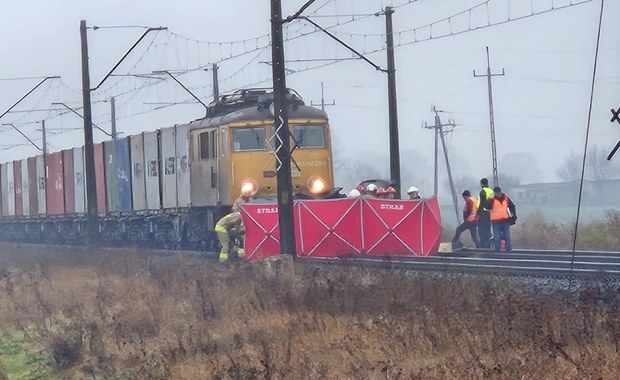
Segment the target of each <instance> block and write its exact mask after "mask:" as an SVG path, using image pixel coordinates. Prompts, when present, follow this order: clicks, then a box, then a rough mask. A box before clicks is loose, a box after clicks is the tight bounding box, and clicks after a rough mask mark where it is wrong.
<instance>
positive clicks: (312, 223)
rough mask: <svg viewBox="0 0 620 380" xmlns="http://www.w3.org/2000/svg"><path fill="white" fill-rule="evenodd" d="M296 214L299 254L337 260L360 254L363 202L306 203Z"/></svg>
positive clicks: (340, 200) (330, 201)
mask: <svg viewBox="0 0 620 380" xmlns="http://www.w3.org/2000/svg"><path fill="white" fill-rule="evenodd" d="M295 206H296V207H295V209H296V210H295V211H297V219H296V220H297V224H296V227H297V229H296V232H297V235H296V240H297V255H299V256H311V257H336V256H338V257H339V256H351V255H356V254H361V253H362V251H363V244H362V224H361V210H362V200H361V199H337V200H325V201H304V202H299V203H297V204H296V205H295Z"/></svg>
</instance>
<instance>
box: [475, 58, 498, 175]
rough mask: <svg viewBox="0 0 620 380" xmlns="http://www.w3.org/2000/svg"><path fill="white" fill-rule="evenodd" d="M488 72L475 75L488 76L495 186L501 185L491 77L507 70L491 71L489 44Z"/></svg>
mask: <svg viewBox="0 0 620 380" xmlns="http://www.w3.org/2000/svg"><path fill="white" fill-rule="evenodd" d="M486 50H487V73H486V74H476V70H474V77H476V78H478V77H486V78H487V87H488V91H489V124H490V127H491V152H492V155H493V183H494V185H495V186H499V178H498V174H497V146H496V144H495V112H494V111H493V86H492V83H491V82H492V81H491V78H492V77H495V76H504V75H506V72H505V70H504V69H502V72H501V74H500V73H493V74H492V73H491V59H490V58H489V47H488V46H487V48H486Z"/></svg>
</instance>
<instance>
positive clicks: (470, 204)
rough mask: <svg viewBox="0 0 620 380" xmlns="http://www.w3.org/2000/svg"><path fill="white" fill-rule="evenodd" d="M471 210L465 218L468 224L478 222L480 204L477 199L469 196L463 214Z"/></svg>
mask: <svg viewBox="0 0 620 380" xmlns="http://www.w3.org/2000/svg"><path fill="white" fill-rule="evenodd" d="M468 208H469V209H470V211H469V214H468V215H467V217H466V218H465V221H466V222H475V221H477V220H478V215H477V213H478V202H476V198H474V197H472V196H469V197H467V198H465V207H463V212H466V211H467V209H468Z"/></svg>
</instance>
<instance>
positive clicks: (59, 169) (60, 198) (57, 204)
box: [45, 152, 65, 215]
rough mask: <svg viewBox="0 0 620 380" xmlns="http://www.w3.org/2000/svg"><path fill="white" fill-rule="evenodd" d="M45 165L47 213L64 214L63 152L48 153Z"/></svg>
mask: <svg viewBox="0 0 620 380" xmlns="http://www.w3.org/2000/svg"><path fill="white" fill-rule="evenodd" d="M45 165H46V169H45V172H46V173H45V174H46V175H45V177H46V182H47V184H46V186H45V189H46V193H47V213H48V214H49V215H62V214H64V213H65V191H64V174H63V163H62V152H54V153H50V154H48V155H47V157H46V159H45Z"/></svg>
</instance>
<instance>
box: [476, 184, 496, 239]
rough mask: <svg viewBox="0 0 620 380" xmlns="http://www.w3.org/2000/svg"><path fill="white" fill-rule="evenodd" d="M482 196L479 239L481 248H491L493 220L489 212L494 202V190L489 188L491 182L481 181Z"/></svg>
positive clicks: (479, 205) (479, 207)
mask: <svg viewBox="0 0 620 380" xmlns="http://www.w3.org/2000/svg"><path fill="white" fill-rule="evenodd" d="M480 187H482V190H480V194H478V237H479V238H480V248H489V247H490V245H491V218H490V215H489V210H490V208H491V201H492V200H493V190H492V189H491V188H490V187H489V180H488V179H486V178H482V179H481V180H480Z"/></svg>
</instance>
